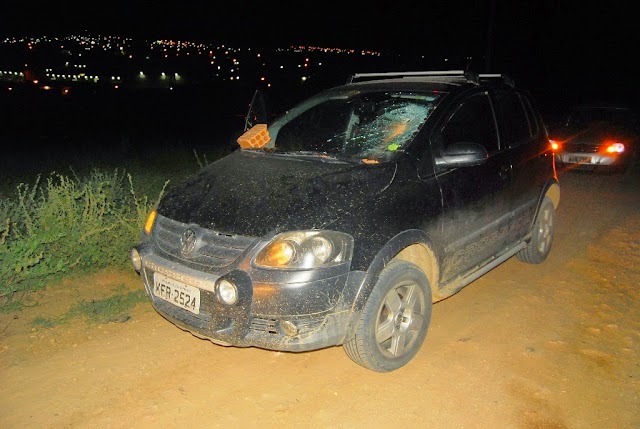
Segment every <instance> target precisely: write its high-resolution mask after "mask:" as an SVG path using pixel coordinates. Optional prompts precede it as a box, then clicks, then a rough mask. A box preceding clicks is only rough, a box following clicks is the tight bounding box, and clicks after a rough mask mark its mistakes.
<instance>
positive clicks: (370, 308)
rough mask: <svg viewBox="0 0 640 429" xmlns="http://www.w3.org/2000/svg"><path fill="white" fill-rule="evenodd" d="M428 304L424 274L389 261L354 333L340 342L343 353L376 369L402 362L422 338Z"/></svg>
mask: <svg viewBox="0 0 640 429" xmlns="http://www.w3.org/2000/svg"><path fill="white" fill-rule="evenodd" d="M431 307H432V303H431V287H430V286H429V280H428V279H427V276H425V274H424V273H423V272H422V271H421V270H420V268H418V267H417V266H416V265H414V264H412V263H410V262H407V261H402V260H397V261H392V262H391V263H390V264H389V265H387V266H386V267H385V268H384V270H382V272H381V273H380V277H379V278H378V281H377V282H376V285H375V287H374V289H373V291H372V292H371V295H370V296H369V299H368V300H367V303H366V304H365V306H364V309H363V311H362V315H361V316H360V320H359V321H358V325H357V327H356V334H355V336H354V337H353V338H352V339H351V340H350V341H349V342H347V343H345V344H344V349H345V351H346V353H347V355H348V356H349V357H350V358H351V359H352V360H353V361H354V362H356V363H357V364H359V365H362V366H364V367H365V368H368V369H371V370H373V371H377V372H388V371H393V370H395V369H398V368H400V367H402V366H404V365H406V364H407V363H408V362H409V361H410V360H411V359H412V358H413V357H414V356H415V354H416V353H417V352H418V350H419V349H420V347H421V346H422V343H423V342H424V339H425V337H426V335H427V330H428V328H429V323H430V321H431Z"/></svg>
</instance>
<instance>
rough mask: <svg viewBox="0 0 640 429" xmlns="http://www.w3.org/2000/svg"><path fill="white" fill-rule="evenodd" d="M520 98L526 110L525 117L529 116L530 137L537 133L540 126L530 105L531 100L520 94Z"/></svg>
mask: <svg viewBox="0 0 640 429" xmlns="http://www.w3.org/2000/svg"><path fill="white" fill-rule="evenodd" d="M520 98H521V99H522V104H524V109H525V110H526V111H527V117H528V118H529V128H530V129H531V137H533V136H536V135H538V131H539V130H540V127H539V125H538V116H537V115H536V112H535V110H534V108H533V106H532V105H531V100H529V99H528V98H527V97H524V96H522V95H521V96H520Z"/></svg>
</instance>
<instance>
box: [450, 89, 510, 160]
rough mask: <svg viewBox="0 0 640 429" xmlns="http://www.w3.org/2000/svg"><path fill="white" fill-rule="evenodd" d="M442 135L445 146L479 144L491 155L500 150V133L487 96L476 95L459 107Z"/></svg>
mask: <svg viewBox="0 0 640 429" xmlns="http://www.w3.org/2000/svg"><path fill="white" fill-rule="evenodd" d="M440 134H441V135H442V137H443V140H444V144H445V145H447V144H451V143H458V142H470V143H478V144H481V145H482V146H484V147H485V148H486V149H487V152H488V153H489V154H491V153H494V152H496V151H497V150H498V133H497V132H496V123H495V119H494V117H493V110H492V108H491V102H490V101H489V97H488V96H487V95H486V94H478V95H474V96H472V97H470V98H468V99H467V100H465V101H464V102H462V104H460V105H459V106H458V108H457V109H456V111H455V112H454V113H453V115H451V117H450V118H449V120H448V121H447V123H446V124H445V125H444V127H443V128H442V130H441V131H440Z"/></svg>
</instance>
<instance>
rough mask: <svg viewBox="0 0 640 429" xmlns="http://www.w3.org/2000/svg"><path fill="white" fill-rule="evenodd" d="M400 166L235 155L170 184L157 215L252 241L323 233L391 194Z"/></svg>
mask: <svg viewBox="0 0 640 429" xmlns="http://www.w3.org/2000/svg"><path fill="white" fill-rule="evenodd" d="M395 168H396V165H395V164H394V163H386V164H378V165H365V164H346V163H334V162H323V161H320V160H318V158H309V159H305V158H291V157H282V156H275V155H268V154H264V153H260V152H259V153H253V152H249V151H236V152H234V153H232V154H231V155H228V156H226V157H224V158H222V159H219V160H218V161H216V162H214V163H213V164H211V165H209V166H207V167H205V168H204V169H202V170H201V171H200V172H198V173H197V174H195V175H194V176H192V177H190V178H189V179H187V180H185V181H183V182H181V183H180V184H177V185H175V186H173V187H171V188H170V189H169V190H168V192H167V193H166V194H165V196H164V198H163V199H162V201H161V203H160V205H159V207H158V212H159V213H160V214H162V215H164V216H167V217H169V218H171V219H174V220H177V221H180V222H185V223H194V224H197V225H200V226H202V227H205V228H209V229H213V230H215V231H219V232H224V233H230V234H240V235H248V236H268V235H271V234H275V233H279V232H283V231H287V230H294V229H314V228H323V227H325V226H326V225H328V224H330V223H332V222H333V221H335V220H336V219H338V218H340V217H341V216H343V215H345V214H347V213H353V212H354V211H355V210H358V208H359V207H360V206H361V205H362V204H363V203H365V202H369V201H370V200H371V199H372V198H374V197H375V196H376V195H378V194H379V193H381V192H382V191H383V190H384V189H386V187H387V186H388V185H389V184H390V183H391V181H392V180H393V177H394V173H395Z"/></svg>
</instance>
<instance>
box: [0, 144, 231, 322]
mask: <svg viewBox="0 0 640 429" xmlns="http://www.w3.org/2000/svg"><path fill="white" fill-rule="evenodd" d="M226 153H227V152H225V151H224V150H220V149H218V150H216V151H215V152H213V154H212V156H213V158H219V157H222V156H224V155H225V154H226ZM152 155H153V158H151V157H147V158H146V164H144V165H142V164H138V163H135V162H134V163H130V164H129V165H130V166H131V167H132V168H135V171H136V179H137V180H136V183H135V186H134V179H133V175H132V174H130V173H127V172H125V170H123V169H120V168H114V169H113V170H111V171H107V170H99V169H97V168H94V169H87V168H86V167H85V168H84V169H83V172H82V173H77V172H76V171H75V170H73V169H71V168H70V174H60V173H57V172H51V173H49V174H48V176H46V177H44V176H42V175H38V176H37V177H35V178H34V180H33V181H32V182H31V183H24V182H23V183H20V184H18V185H17V186H16V187H15V189H14V191H13V196H11V195H12V194H11V193H10V192H8V190H7V189H6V188H2V193H1V194H0V312H8V311H15V310H16V309H19V308H20V307H21V306H24V305H26V304H24V303H25V302H28V300H27V299H26V298H28V297H29V294H30V293H31V292H32V291H35V290H38V289H41V288H43V287H45V286H46V285H47V283H51V282H54V281H57V280H59V279H60V278H61V277H62V276H66V275H70V274H77V273H82V272H94V271H96V270H98V269H102V268H126V267H127V265H128V264H129V250H130V249H131V247H132V246H133V245H135V244H136V243H137V242H138V241H139V237H140V231H141V230H142V227H143V225H144V221H145V219H146V217H147V214H148V213H149V211H150V210H151V209H152V208H153V207H155V206H156V205H157V204H158V202H159V200H160V198H161V197H162V195H163V194H164V192H165V189H166V187H167V185H168V184H169V179H167V178H171V179H180V178H183V177H185V176H186V175H188V174H191V173H193V172H194V171H196V170H197V169H198V168H202V167H205V166H206V165H208V164H209V160H208V159H207V156H206V154H201V155H199V154H198V153H197V152H196V151H195V150H193V154H192V156H195V161H196V163H195V165H194V163H193V157H192V158H191V160H190V161H187V159H186V156H185V153H184V152H181V151H177V152H175V151H173V152H171V153H153V154H152ZM5 195H9V196H8V197H5ZM149 195H155V197H153V198H150V197H149ZM92 305H93V306H94V308H95V306H96V305H98V304H95V303H94V304H92Z"/></svg>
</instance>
